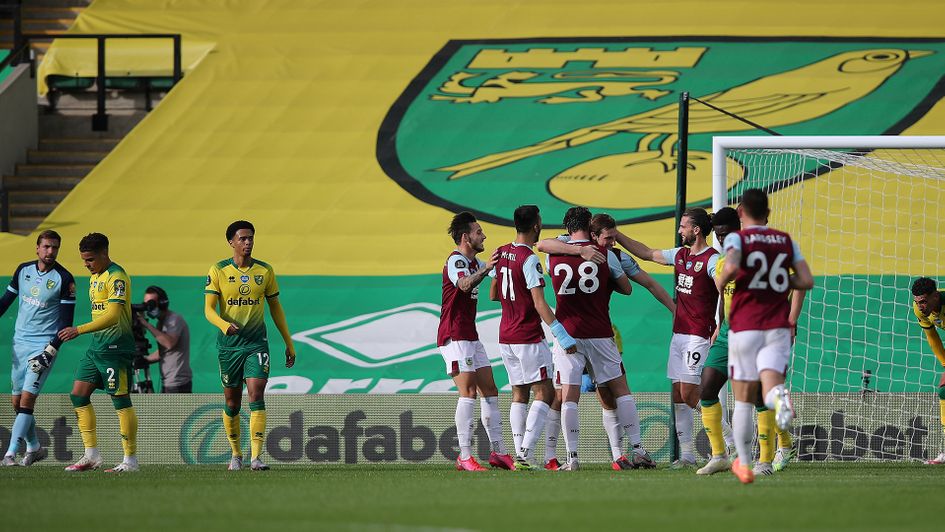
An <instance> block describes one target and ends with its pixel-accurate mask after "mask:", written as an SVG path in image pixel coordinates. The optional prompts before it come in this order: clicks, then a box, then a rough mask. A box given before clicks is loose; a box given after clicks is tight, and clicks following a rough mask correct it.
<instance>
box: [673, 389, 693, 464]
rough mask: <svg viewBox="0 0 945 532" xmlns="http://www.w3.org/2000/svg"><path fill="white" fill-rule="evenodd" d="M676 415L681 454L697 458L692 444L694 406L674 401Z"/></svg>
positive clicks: (687, 457) (683, 457) (686, 457)
mask: <svg viewBox="0 0 945 532" xmlns="http://www.w3.org/2000/svg"><path fill="white" fill-rule="evenodd" d="M673 412H674V414H675V417H676V437H677V439H678V440H679V454H680V456H681V457H682V459H690V458H691V459H692V460H695V453H694V450H693V446H692V408H690V407H689V405H687V404H686V403H673Z"/></svg>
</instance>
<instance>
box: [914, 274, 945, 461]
mask: <svg viewBox="0 0 945 532" xmlns="http://www.w3.org/2000/svg"><path fill="white" fill-rule="evenodd" d="M942 297H943V292H941V291H939V290H938V289H936V287H935V281H933V280H932V279H929V278H928V277H920V278H918V279H916V280H915V282H914V283H912V311H913V312H914V313H915V317H916V319H918V320H919V326H921V327H922V328H923V329H925V338H926V339H927V340H928V341H929V346H930V347H931V348H932V352H933V353H935V358H937V359H938V361H939V362H940V363H941V364H942V365H943V366H945V347H942V338H941V337H940V336H939V335H938V331H937V330H935V328H936V327H938V328H939V329H945V323H943V320H945V309H943V308H942ZM938 406H939V421H940V422H941V423H942V429H943V430H945V373H942V377H941V378H940V379H939V381H938ZM926 463H927V464H929V465H941V464H945V451H943V452H942V453H940V454H939V455H938V456H936V457H935V458H933V459H931V460H929V461H928V462H926Z"/></svg>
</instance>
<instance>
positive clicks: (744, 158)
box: [713, 137, 945, 461]
mask: <svg viewBox="0 0 945 532" xmlns="http://www.w3.org/2000/svg"><path fill="white" fill-rule="evenodd" d="M747 188H760V189H763V190H765V191H766V192H768V194H769V198H770V206H771V217H770V220H769V223H770V225H771V226H772V227H775V228H778V229H781V230H784V231H787V232H789V233H790V234H791V235H792V236H793V237H794V239H795V240H796V241H797V242H798V244H799V245H800V248H801V252H802V253H803V254H804V256H805V258H806V260H807V262H808V264H809V265H810V267H811V270H812V272H813V274H814V277H815V283H816V285H815V288H814V289H813V290H812V291H810V292H808V294H807V297H806V299H805V302H804V311H803V313H802V315H801V318H800V320H799V323H798V332H797V339H796V342H795V345H794V351H793V356H792V365H791V369H790V371H789V373H788V376H787V381H788V387H789V388H790V389H791V390H792V395H793V397H794V402H795V408H796V410H797V419H796V421H795V422H794V436H795V445H796V446H797V449H798V452H799V456H798V457H799V459H800V460H809V461H822V460H871V461H876V460H924V459H928V458H930V457H935V456H936V455H938V453H939V452H941V451H942V450H945V446H943V445H945V442H943V434H942V425H941V423H940V421H939V399H938V396H937V393H936V391H937V387H938V382H939V378H940V375H941V373H942V367H941V365H940V364H939V362H938V361H937V360H936V358H935V356H934V355H933V354H932V351H931V349H930V348H929V346H928V342H927V341H926V337H925V334H924V333H923V331H922V329H921V328H920V327H919V325H918V323H917V322H916V318H915V315H914V314H913V311H912V293H911V285H912V281H913V280H914V279H916V278H917V277H921V276H928V277H932V278H933V279H935V280H936V282H937V283H938V284H939V287H940V288H945V286H942V285H943V281H945V277H942V275H945V267H943V266H945V263H943V260H942V259H943V258H945V257H943V256H942V253H941V251H940V249H941V247H940V242H941V239H942V231H943V229H945V223H942V222H941V220H942V213H943V212H945V211H943V209H942V206H943V205H945V137H766V138H759V137H717V138H716V139H715V143H714V146H713V207H714V208H715V209H719V208H721V207H724V206H726V205H729V206H733V207H734V206H736V205H737V204H738V201H739V198H740V196H741V192H742V191H744V190H745V189H747Z"/></svg>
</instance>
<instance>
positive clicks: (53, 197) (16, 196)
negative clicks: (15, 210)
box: [7, 190, 69, 205]
mask: <svg viewBox="0 0 945 532" xmlns="http://www.w3.org/2000/svg"><path fill="white" fill-rule="evenodd" d="M68 194H69V192H68V191H66V190H43V191H34V190H11V191H10V192H9V194H8V195H7V197H8V198H9V199H10V205H13V204H15V203H51V204H53V205H58V204H59V203H60V202H62V200H64V199H66V196H67V195H68Z"/></svg>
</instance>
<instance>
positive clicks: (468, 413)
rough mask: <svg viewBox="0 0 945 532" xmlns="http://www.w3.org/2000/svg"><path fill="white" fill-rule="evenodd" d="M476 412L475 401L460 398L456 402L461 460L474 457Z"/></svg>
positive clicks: (457, 436)
mask: <svg viewBox="0 0 945 532" xmlns="http://www.w3.org/2000/svg"><path fill="white" fill-rule="evenodd" d="M475 410H476V400H475V399H472V398H470V397H460V398H459V400H458V401H456V418H455V419H456V439H457V440H459V458H460V459H461V460H466V459H467V458H469V457H470V456H472V428H473V412H475Z"/></svg>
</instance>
